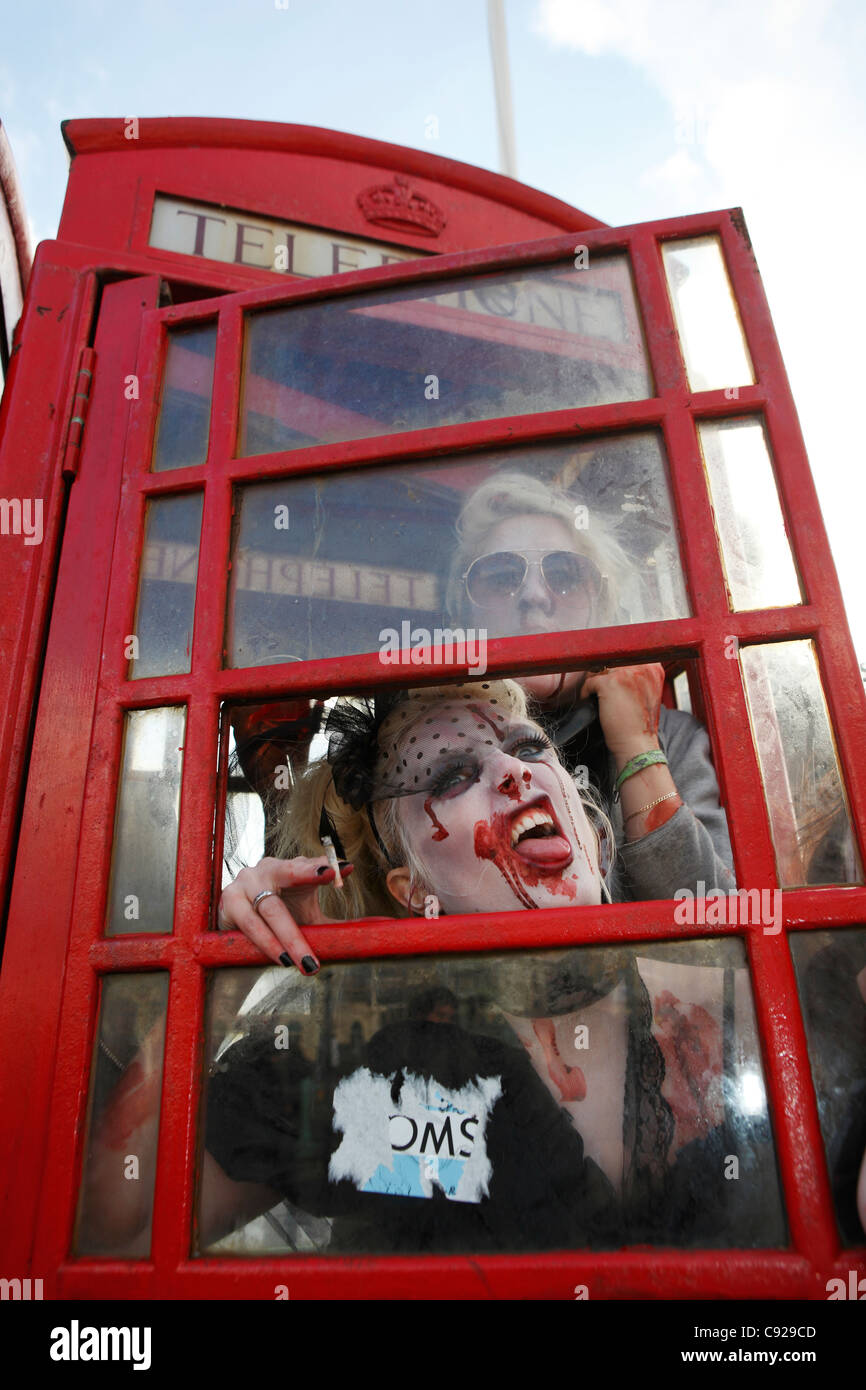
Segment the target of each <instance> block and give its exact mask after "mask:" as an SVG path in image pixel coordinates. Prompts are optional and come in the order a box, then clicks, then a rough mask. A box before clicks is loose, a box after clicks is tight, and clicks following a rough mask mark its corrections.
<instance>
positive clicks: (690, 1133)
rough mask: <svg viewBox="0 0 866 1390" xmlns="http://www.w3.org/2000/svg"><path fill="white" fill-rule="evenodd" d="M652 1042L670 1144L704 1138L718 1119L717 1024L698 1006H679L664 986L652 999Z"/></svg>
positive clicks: (719, 1049)
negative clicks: (661, 1062) (668, 1113)
mask: <svg viewBox="0 0 866 1390" xmlns="http://www.w3.org/2000/svg"><path fill="white" fill-rule="evenodd" d="M653 1014H654V1018H655V1024H656V1028H657V1029H658V1041H659V1046H660V1047H661V1050H662V1054H663V1056H664V1059H665V1085H664V1090H663V1095H664V1097H665V1100H666V1101H667V1102H668V1104H669V1105H670V1107H671V1110H672V1111H673V1113H674V1120H675V1122H676V1133H675V1137H674V1147H675V1148H680V1147H681V1146H682V1145H683V1144H687V1143H690V1142H691V1141H692V1140H693V1139H700V1138H704V1137H705V1136H706V1134H707V1132H708V1130H709V1129H711V1128H712V1127H713V1125H714V1124H716V1123H719V1121H720V1117H719V1116H717V1115H716V1113H715V1111H716V1110H717V1108H718V1090H719V1086H720V1083H721V1076H722V1038H721V1031H720V1029H719V1025H718V1023H717V1022H716V1020H715V1019H714V1018H713V1016H712V1014H710V1013H708V1012H707V1010H706V1009H705V1008H703V1007H702V1006H701V1005H700V1004H683V1003H682V1002H681V1000H679V999H678V998H677V996H676V995H675V994H673V993H672V992H671V991H670V990H669V989H665V990H662V991H661V993H660V994H657V995H656V997H655V999H654V1001H653Z"/></svg>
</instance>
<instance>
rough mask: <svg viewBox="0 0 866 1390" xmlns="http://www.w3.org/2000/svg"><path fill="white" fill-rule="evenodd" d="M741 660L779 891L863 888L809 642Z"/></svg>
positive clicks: (745, 653)
mask: <svg viewBox="0 0 866 1390" xmlns="http://www.w3.org/2000/svg"><path fill="white" fill-rule="evenodd" d="M740 661H741V664H742V669H743V675H744V678H745V685H746V696H747V698H748V702H749V712H750V714H751V719H752V731H753V735H754V739H755V745H756V747H757V750H758V758H759V761H760V764H761V774H762V776H763V781H764V797H765V800H766V803H767V811H768V814H769V817H770V830H771V832H772V836H773V845H774V848H775V851H776V865H777V869H778V873H779V882H780V884H781V886H782V887H783V888H796V887H797V886H799V885H802V884H817V883H862V882H863V869H862V866H861V864H860V856H859V854H858V852H857V846H856V844H855V841H854V836H853V833H852V830H851V818H850V815H849V812H848V801H847V797H846V795H845V788H844V785H843V783H842V774H841V772H840V770H839V762H838V759H837V757H836V748H835V744H834V741H833V733H832V731H831V728H830V718H829V715H828V713H827V705H826V702H825V700H824V692H823V690H822V688H821V677H820V674H819V671H818V663H817V660H816V657H815V651H814V647H813V645H812V643H811V642H777V643H773V644H772V645H767V646H754V647H743V648H742V649H741V651H740Z"/></svg>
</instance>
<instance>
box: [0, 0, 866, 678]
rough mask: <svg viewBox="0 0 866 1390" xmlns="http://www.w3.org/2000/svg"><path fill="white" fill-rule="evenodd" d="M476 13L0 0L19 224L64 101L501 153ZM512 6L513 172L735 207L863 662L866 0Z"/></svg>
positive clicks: (54, 189) (608, 211)
mask: <svg viewBox="0 0 866 1390" xmlns="http://www.w3.org/2000/svg"><path fill="white" fill-rule="evenodd" d="M486 8H487V7H486V4H485V3H484V0H436V2H435V3H433V4H426V5H421V4H412V3H410V2H409V0H367V3H366V4H364V5H359V4H357V3H352V4H350V3H348V0H288V3H287V4H286V8H278V0H196V3H192V2H191V0H174V3H166V0H155V3H147V4H144V3H139V2H138V0H123V3H121V0H114V2H113V3H109V2H108V0H70V3H68V4H66V5H63V6H41V5H40V6H32V5H31V6H26V7H25V6H21V5H20V3H18V0H16V3H14V4H13V3H9V0H2V3H0V18H2V33H3V43H2V47H0V119H2V120H3V122H4V124H5V126H6V129H7V133H8V135H9V138H10V141H11V143H12V148H13V151H14V153H15V156H16V159H17V162H18V168H19V174H20V178H21V183H22V187H23V193H24V198H25V203H26V206H27V209H28V213H29V216H30V220H31V225H32V231H33V237H34V241H38V240H42V239H44V238H46V237H50V236H52V235H53V234H54V232H55V230H56V226H57V220H58V216H59V212H60V207H61V203H62V198H63V191H64V186H65V181H66V154H65V150H64V147H63V143H62V140H61V137H60V130H59V125H60V121H61V120H62V119H64V118H66V117H72V116H125V115H138V116H154V115H193V114H194V115H204V116H235V117H242V118H248V119H260V120H273V121H285V122H297V123H301V124H309V125H320V126H327V127H330V128H332V129H337V130H346V131H351V132H352V133H355V134H359V135H367V136H372V137H375V138H377V139H383V140H389V141H393V142H394V143H396V144H402V145H413V146H417V147H419V148H423V149H428V150H430V151H431V152H432V153H435V154H441V155H447V156H451V157H453V158H457V159H461V160H465V161H466V162H467V163H470V164H477V165H480V166H483V167H485V168H492V169H495V168H497V167H498V151H497V145H496V125H495V117H494V104H493V83H492V76H491V66H490V57H489V49H488V40H487V19H486ZM506 16H507V24H508V40H509V53H510V62H511V78H512V91H513V99H514V111H515V122H516V131H517V158H518V177H519V178H520V179H522V180H523V181H524V182H525V183H529V184H532V185H534V186H536V187H538V188H542V189H544V190H546V191H547V192H550V193H553V194H555V195H556V196H558V197H560V198H563V199H564V200H566V201H567V202H571V203H574V204H576V205H577V206H578V207H582V208H584V209H585V210H586V211H588V212H591V213H593V214H594V215H596V216H597V217H600V218H602V219H603V220H604V221H607V222H610V223H613V224H624V223H630V222H642V221H647V220H650V219H652V218H655V217H666V216H672V215H677V214H679V213H688V212H699V211H702V210H705V209H708V208H719V207H730V206H735V205H739V206H742V207H743V208H744V210H745V215H746V219H747V222H748V224H749V229H750V231H751V234H752V239H753V242H754V245H755V250H756V254H757V257H758V263H759V265H760V266H761V270H762V273H763V276H764V281H765V284H766V288H767V293H768V297H769V300H770V306H771V309H772V311H773V316H774V321H775V323H776V328H777V332H778V335H779V339H780V342H781V345H782V351H783V353H784V355H785V359H786V364H787V367H788V371H789V375H790V377H791V381H792V386H793V390H794V396H795V399H796V400H797V403H798V408H799V411H800V416H801V422H802V425H803V429H804V433H805V436H806V443H807V446H808V448H809V452H810V457H811V460H812V466H813V471H814V473H815V477H816V482H817V485H818V490H819V494H820V497H821V504H822V510H823V512H824V516H825V520H826V523H827V526H828V530H829V532H830V536H831V542H832V544H833V548H834V553H835V555H836V560H837V565H838V567H839V570H840V577H841V579H842V583H843V589H844V591H845V594H846V600H847V604H848V610H849V618H850V621H851V624H852V628H853V629H854V634H855V643H856V645H857V648H858V651H859V654H860V657H861V660H866V603H864V602H863V597H862V590H863V583H862V580H861V577H860V571H861V565H862V561H861V553H862V550H863V542H862V537H861V529H862V525H863V516H864V511H866V483H864V471H866V470H864V447H863V443H862V427H861V426H860V422H859V412H858V411H857V406H858V403H859V397H860V395H861V393H862V376H863V362H864V353H863V347H862V341H863V329H862V327H861V325H862V323H863V321H864V318H866V274H864V267H863V253H862V251H861V250H860V244H861V237H862V230H861V229H862V228H863V226H864V225H866V180H864V165H866V159H864V156H866V98H864V95H863V88H864V85H866V84H864V82H863V77H864V74H866V7H864V6H862V5H861V4H859V3H857V0H839V2H838V3H837V2H836V0H726V3H725V5H724V6H722V5H720V4H718V3H716V0H506ZM430 115H435V116H436V117H437V120H438V139H436V140H428V139H426V138H425V123H426V121H427V117H428V116H430ZM849 228H850V241H849V240H847V239H846V235H845V233H846V230H847V229H849Z"/></svg>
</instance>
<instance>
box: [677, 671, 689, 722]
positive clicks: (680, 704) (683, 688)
mask: <svg viewBox="0 0 866 1390" xmlns="http://www.w3.org/2000/svg"><path fill="white" fill-rule="evenodd" d="M674 698H675V700H676V702H677V709H682V710H685V712H686V714H691V712H692V692H691V690H690V688H689V677H688V673H687V672H686V671H680V673H679V675H677V676H674Z"/></svg>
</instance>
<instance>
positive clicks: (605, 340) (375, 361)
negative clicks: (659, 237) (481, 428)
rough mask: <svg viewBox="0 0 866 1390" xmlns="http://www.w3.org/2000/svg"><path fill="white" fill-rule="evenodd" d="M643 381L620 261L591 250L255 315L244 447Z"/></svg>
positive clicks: (627, 397)
mask: <svg viewBox="0 0 866 1390" xmlns="http://www.w3.org/2000/svg"><path fill="white" fill-rule="evenodd" d="M651 394H652V384H651V380H650V375H649V369H648V367H647V363H646V354H645V351H644V346H643V335H642V332H641V327H640V322H639V319H638V314H637V307H636V304H635V298H634V291H633V288H632V284H631V276H630V272H629V266H628V261H627V259H626V257H624V256H608V257H600V258H598V259H593V261H592V264H591V265H588V266H587V267H586V268H584V269H581V270H576V269H574V268H573V266H571V265H570V264H559V265H556V266H545V267H542V268H540V269H526V270H509V271H503V272H501V273H498V274H495V275H476V276H466V277H464V278H463V279H460V280H450V281H446V282H438V283H437V284H436V285H435V286H429V285H428V286H425V285H420V286H418V285H413V286H409V287H407V288H400V289H391V290H387V291H382V290H379V291H376V292H375V293H374V294H367V295H351V296H347V297H345V298H335V299H331V300H327V301H325V302H323V303H320V304H319V303H316V304H302V305H298V306H295V307H291V306H290V307H288V308H284V309H273V310H269V311H266V312H258V313H254V314H250V315H249V316H248V318H247V343H246V361H245V369H244V380H243V394H242V416H241V431H240V445H239V452H240V453H241V454H242V455H244V454H264V453H270V452H272V451H276V450H281V449H297V448H302V447H304V446H306V445H310V444H325V443H334V442H336V441H337V440H341V439H364V438H367V437H368V436H371V435H384V434H394V433H397V432H399V431H402V430H414V429H429V428H432V427H433V426H436V425H454V424H459V423H462V422H464V421H468V420H492V419H496V418H499V417H501V416H504V415H525V414H531V413H534V412H536V411H542V410H564V409H567V408H569V407H572V406H588V405H602V404H605V403H606V402H609V401H633V400H642V399H644V398H645V397H647V396H649V395H651Z"/></svg>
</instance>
